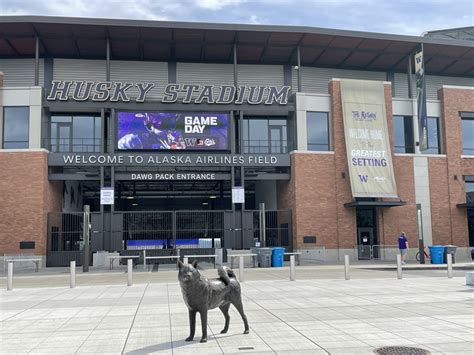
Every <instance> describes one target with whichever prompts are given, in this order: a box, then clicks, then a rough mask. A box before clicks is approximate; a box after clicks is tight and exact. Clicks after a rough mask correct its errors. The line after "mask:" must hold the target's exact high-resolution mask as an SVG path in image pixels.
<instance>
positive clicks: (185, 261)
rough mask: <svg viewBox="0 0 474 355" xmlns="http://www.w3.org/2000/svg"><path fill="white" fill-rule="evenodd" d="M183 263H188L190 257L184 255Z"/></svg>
mask: <svg viewBox="0 0 474 355" xmlns="http://www.w3.org/2000/svg"><path fill="white" fill-rule="evenodd" d="M183 263H184V264H187V263H188V258H187V257H186V256H184V257H183Z"/></svg>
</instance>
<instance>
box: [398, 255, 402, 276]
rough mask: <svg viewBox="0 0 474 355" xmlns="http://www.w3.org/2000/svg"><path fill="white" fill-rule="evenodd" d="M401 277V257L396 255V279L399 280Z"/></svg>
mask: <svg viewBox="0 0 474 355" xmlns="http://www.w3.org/2000/svg"><path fill="white" fill-rule="evenodd" d="M402 278H403V276H402V256H401V255H400V254H397V279H399V280H401V279H402Z"/></svg>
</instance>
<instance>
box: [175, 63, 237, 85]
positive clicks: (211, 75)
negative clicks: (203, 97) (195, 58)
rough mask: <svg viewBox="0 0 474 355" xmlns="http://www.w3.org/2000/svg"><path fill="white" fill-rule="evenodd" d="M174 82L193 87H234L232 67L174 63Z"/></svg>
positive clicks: (227, 65) (229, 65)
mask: <svg viewBox="0 0 474 355" xmlns="http://www.w3.org/2000/svg"><path fill="white" fill-rule="evenodd" d="M176 82H177V83H178V84H194V85H198V84H199V85H234V69H233V65H232V64H205V63H176Z"/></svg>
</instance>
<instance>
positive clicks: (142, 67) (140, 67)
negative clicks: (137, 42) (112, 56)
mask: <svg viewBox="0 0 474 355" xmlns="http://www.w3.org/2000/svg"><path fill="white" fill-rule="evenodd" d="M110 79H111V81H121V82H132V83H153V84H155V87H154V88H153V89H151V90H150V91H149V92H148V94H147V96H146V98H147V100H150V99H151V100H158V99H161V98H162V97H163V92H164V89H165V86H166V85H167V84H168V63H165V62H133V61H121V60H112V61H111V62H110ZM127 93H128V94H130V96H131V97H136V96H137V95H138V89H137V88H136V87H133V88H130V89H129V90H128V91H127Z"/></svg>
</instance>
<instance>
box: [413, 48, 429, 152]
mask: <svg viewBox="0 0 474 355" xmlns="http://www.w3.org/2000/svg"><path fill="white" fill-rule="evenodd" d="M415 78H416V99H417V107H418V132H419V141H420V151H424V150H427V149H428V128H427V117H426V87H425V64H424V59H423V46H422V47H421V51H419V52H418V53H416V54H415Z"/></svg>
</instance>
